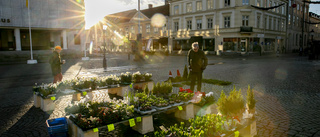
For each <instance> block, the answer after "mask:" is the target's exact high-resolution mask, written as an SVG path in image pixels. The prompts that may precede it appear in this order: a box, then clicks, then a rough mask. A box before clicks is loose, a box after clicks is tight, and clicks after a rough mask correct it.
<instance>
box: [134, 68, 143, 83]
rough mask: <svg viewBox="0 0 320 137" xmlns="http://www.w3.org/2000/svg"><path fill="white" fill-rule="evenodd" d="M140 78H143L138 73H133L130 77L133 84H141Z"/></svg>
mask: <svg viewBox="0 0 320 137" xmlns="http://www.w3.org/2000/svg"><path fill="white" fill-rule="evenodd" d="M142 77H143V76H142V75H141V73H140V71H138V72H135V73H133V75H132V79H133V82H134V83H137V82H141V81H142Z"/></svg>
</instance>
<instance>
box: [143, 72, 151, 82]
mask: <svg viewBox="0 0 320 137" xmlns="http://www.w3.org/2000/svg"><path fill="white" fill-rule="evenodd" d="M143 76H144V81H151V77H152V74H150V73H145V74H144V75H143Z"/></svg>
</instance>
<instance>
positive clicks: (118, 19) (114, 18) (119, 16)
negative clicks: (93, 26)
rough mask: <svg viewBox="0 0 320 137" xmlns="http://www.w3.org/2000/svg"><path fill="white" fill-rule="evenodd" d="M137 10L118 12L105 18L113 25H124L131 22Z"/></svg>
mask: <svg viewBox="0 0 320 137" xmlns="http://www.w3.org/2000/svg"><path fill="white" fill-rule="evenodd" d="M137 12H138V11H137V10H136V9H132V10H127V11H123V12H118V13H114V14H110V15H107V16H106V17H105V18H106V19H107V20H109V21H111V22H113V23H124V22H129V21H130V19H131V18H132V17H133V16H134V15H135V14H136V13H137Z"/></svg>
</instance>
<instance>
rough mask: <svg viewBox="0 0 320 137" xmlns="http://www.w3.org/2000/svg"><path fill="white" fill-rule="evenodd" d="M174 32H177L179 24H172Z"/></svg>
mask: <svg viewBox="0 0 320 137" xmlns="http://www.w3.org/2000/svg"><path fill="white" fill-rule="evenodd" d="M174 30H175V31H178V30H179V22H174Z"/></svg>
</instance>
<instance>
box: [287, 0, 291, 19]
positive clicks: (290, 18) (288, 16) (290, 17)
mask: <svg viewBox="0 0 320 137" xmlns="http://www.w3.org/2000/svg"><path fill="white" fill-rule="evenodd" d="M289 1H290V0H289ZM288 24H289V25H290V24H291V17H290V14H288Z"/></svg>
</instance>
